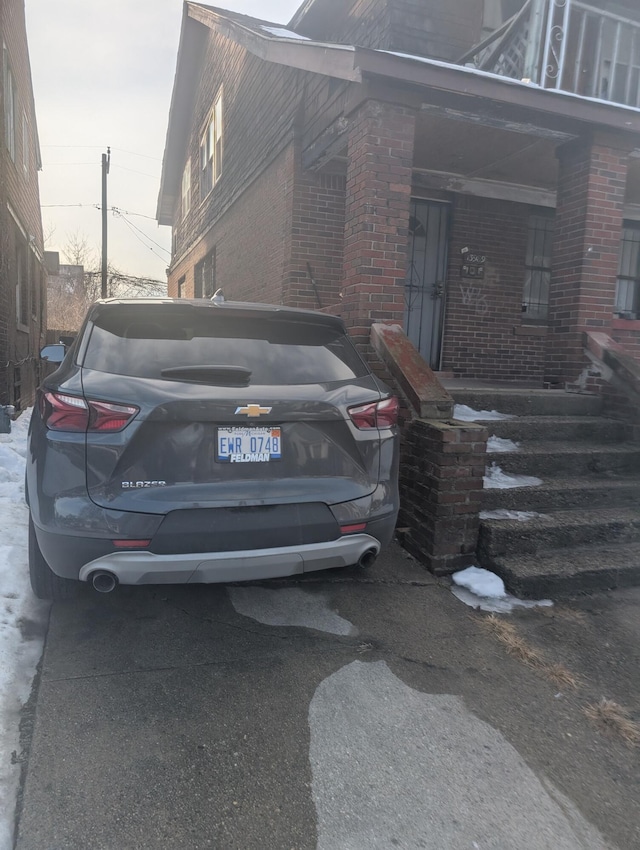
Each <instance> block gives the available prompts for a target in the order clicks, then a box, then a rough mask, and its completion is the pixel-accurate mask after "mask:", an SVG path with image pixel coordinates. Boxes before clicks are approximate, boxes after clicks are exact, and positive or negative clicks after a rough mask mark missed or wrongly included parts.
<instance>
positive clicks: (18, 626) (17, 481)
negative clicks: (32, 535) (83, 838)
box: [0, 411, 48, 850]
mask: <svg viewBox="0 0 640 850" xmlns="http://www.w3.org/2000/svg"><path fill="white" fill-rule="evenodd" d="M30 416H31V411H27V412H26V413H23V414H22V416H21V417H20V418H19V419H18V420H17V421H16V422H13V423H12V429H11V434H0V850H10V848H11V847H13V816H14V809H15V802H16V792H17V788H18V782H19V779H20V766H19V764H12V753H13V752H14V751H15V752H16V753H19V752H20V744H19V724H20V709H21V707H22V705H23V704H24V703H25V702H26V701H27V700H28V698H29V694H30V691H31V684H32V682H33V677H34V675H35V671H36V666H37V664H38V661H39V660H40V656H41V655H42V647H43V641H44V632H45V628H46V620H47V612H48V605H46V604H44V603H42V602H39V601H38V600H37V599H36V598H35V597H34V596H33V594H32V592H31V587H30V585H29V567H28V561H27V521H28V516H29V514H28V511H27V507H26V505H25V503H24V459H25V456H26V452H27V444H26V440H27V429H28V427H29V419H30Z"/></svg>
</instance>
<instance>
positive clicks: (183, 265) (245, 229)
mask: <svg viewBox="0 0 640 850" xmlns="http://www.w3.org/2000/svg"><path fill="white" fill-rule="evenodd" d="M293 161H294V148H293V145H290V146H289V147H288V148H286V149H285V150H284V151H282V153H281V154H280V155H279V156H278V157H277V158H276V159H275V160H274V161H273V162H272V163H271V164H270V165H269V166H268V167H267V168H266V169H265V170H264V171H263V173H262V174H261V175H260V176H259V177H257V178H256V179H255V180H254V181H253V183H251V185H250V186H248V187H247V188H246V190H245V191H244V193H243V194H242V195H241V196H240V197H239V198H238V199H237V200H236V201H235V202H234V203H233V204H231V205H230V206H229V208H228V209H227V211H226V213H225V215H224V216H222V218H220V219H219V220H218V221H217V222H216V223H215V224H214V225H212V226H211V227H209V228H208V229H207V230H206V231H205V233H204V234H203V235H202V237H201V238H200V240H199V241H198V242H197V243H196V244H195V245H194V247H193V248H192V249H191V250H190V251H189V252H188V253H187V254H186V255H185V256H184V257H183V258H182V259H181V261H180V262H179V263H177V264H176V265H175V266H174V267H173V268H172V270H171V274H170V277H169V296H170V297H172V298H176V297H178V282H179V281H180V280H181V279H182V278H184V289H183V292H182V295H183V297H186V298H193V297H194V268H195V265H196V264H197V263H198V262H200V260H202V259H203V258H204V257H205V256H206V255H207V254H208V253H209V252H210V251H211V250H213V249H215V252H216V287H222V288H223V289H224V292H225V297H226V298H227V299H230V300H239V301H262V302H270V303H272V304H280V303H282V299H283V290H282V286H283V280H284V272H285V264H286V246H287V245H288V243H289V240H290V232H291V227H290V222H291V195H292V181H293V168H294V163H293Z"/></svg>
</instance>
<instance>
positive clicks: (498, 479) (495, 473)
mask: <svg viewBox="0 0 640 850" xmlns="http://www.w3.org/2000/svg"><path fill="white" fill-rule="evenodd" d="M483 481H484V486H485V488H486V489H487V490H508V489H509V488H511V487H537V486H538V485H539V484H542V479H541V478H536V477H535V476H534V475H511V474H510V473H509V472H503V471H502V469H500V467H499V466H496V464H495V463H492V464H491V466H488V467H487V470H486V472H485V475H484V478H483Z"/></svg>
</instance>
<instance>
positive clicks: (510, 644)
mask: <svg viewBox="0 0 640 850" xmlns="http://www.w3.org/2000/svg"><path fill="white" fill-rule="evenodd" d="M480 624H481V626H482V628H484V629H485V631H488V632H489V633H490V634H491V635H493V637H495V638H496V639H497V640H498V641H500V643H501V644H502V645H503V646H504V648H505V649H506V651H507V653H508V654H509V655H511V656H512V658H515V659H516V660H517V661H520V662H521V663H522V664H526V666H527V667H531V668H532V669H533V670H537V671H539V672H540V673H542V675H543V676H544V677H545V678H546V679H549V681H551V682H553V683H554V684H556V685H559V686H560V687H566V688H569V687H570V688H577V687H579V685H580V678H579V677H578V676H576V675H575V674H574V673H572V672H571V671H570V670H567V668H566V667H565V666H564V665H562V664H550V663H549V662H548V661H547V660H546V658H545V657H544V655H543V654H542V652H540V651H539V650H537V649H534V648H533V647H532V646H529V644H528V643H527V642H526V640H525V639H524V638H523V637H521V635H520V634H519V633H518V630H517V629H516V627H515V626H514V625H513V623H509V622H508V621H506V620H503V619H501V618H500V617H498V616H496V615H495V614H490V615H489V616H488V617H484V618H483V619H482V620H481V621H480Z"/></svg>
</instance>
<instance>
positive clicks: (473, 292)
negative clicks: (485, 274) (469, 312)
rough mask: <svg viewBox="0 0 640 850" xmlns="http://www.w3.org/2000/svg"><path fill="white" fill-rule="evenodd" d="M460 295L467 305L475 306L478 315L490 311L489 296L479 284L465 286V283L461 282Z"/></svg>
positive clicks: (484, 314)
mask: <svg viewBox="0 0 640 850" xmlns="http://www.w3.org/2000/svg"><path fill="white" fill-rule="evenodd" d="M460 295H461V297H462V303H463V304H464V305H465V307H473V308H474V309H475V312H476V314H477V315H478V316H486V315H487V313H488V312H489V302H488V301H487V296H486V295H485V294H484V292H483V291H482V289H480V288H479V287H478V286H463V284H460Z"/></svg>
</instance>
